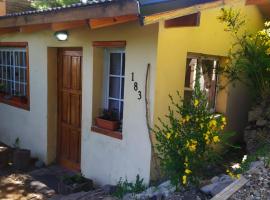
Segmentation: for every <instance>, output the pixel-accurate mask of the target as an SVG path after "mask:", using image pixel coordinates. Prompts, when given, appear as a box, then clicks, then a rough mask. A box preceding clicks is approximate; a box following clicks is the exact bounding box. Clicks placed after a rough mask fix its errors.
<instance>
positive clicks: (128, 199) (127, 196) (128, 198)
mask: <svg viewBox="0 0 270 200" xmlns="http://www.w3.org/2000/svg"><path fill="white" fill-rule="evenodd" d="M122 200H135V196H134V195H133V194H131V193H128V194H125V195H124V197H123V198H122Z"/></svg>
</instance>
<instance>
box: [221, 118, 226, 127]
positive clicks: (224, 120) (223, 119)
mask: <svg viewBox="0 0 270 200" xmlns="http://www.w3.org/2000/svg"><path fill="white" fill-rule="evenodd" d="M221 121H222V123H223V124H224V125H226V124H227V120H226V118H225V117H222V118H221Z"/></svg>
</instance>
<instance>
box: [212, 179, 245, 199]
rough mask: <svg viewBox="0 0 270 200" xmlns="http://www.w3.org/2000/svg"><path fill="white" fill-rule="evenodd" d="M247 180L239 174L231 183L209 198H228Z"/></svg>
mask: <svg viewBox="0 0 270 200" xmlns="http://www.w3.org/2000/svg"><path fill="white" fill-rule="evenodd" d="M247 182H248V180H247V179H246V178H245V177H243V176H242V175H241V177H240V178H239V179H237V180H235V181H234V182H233V183H231V184H230V185H228V186H227V187H226V188H224V189H223V190H222V191H221V192H220V193H218V194H217V195H216V196H214V197H213V198H212V199H211V200H227V199H229V198H230V197H231V196H232V195H233V194H234V193H235V192H237V191H238V190H239V189H241V188H242V187H243V186H244V185H245V184H246V183H247Z"/></svg>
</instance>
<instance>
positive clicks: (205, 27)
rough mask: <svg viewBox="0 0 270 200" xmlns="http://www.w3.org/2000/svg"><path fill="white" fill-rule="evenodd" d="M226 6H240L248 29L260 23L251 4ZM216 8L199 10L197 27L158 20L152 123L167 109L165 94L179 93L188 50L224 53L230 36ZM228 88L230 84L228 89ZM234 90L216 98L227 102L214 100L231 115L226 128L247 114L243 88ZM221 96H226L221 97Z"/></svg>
mask: <svg viewBox="0 0 270 200" xmlns="http://www.w3.org/2000/svg"><path fill="white" fill-rule="evenodd" d="M228 7H233V8H236V9H240V10H241V12H242V14H243V15H244V16H246V17H247V22H248V23H247V29H248V30H250V31H256V30H258V29H259V28H261V27H262V25H263V21H262V16H261V14H260V12H259V10H258V9H257V8H256V7H255V6H245V3H244V1H240V2H239V1H238V3H235V4H233V5H231V6H228ZM220 9H221V7H220V8H214V9H209V10H206V11H203V12H202V13H201V22H200V26H198V27H182V28H164V22H160V25H159V37H158V60H157V77H156V91H155V113H154V117H155V122H156V123H158V121H157V118H158V117H162V116H164V115H165V114H166V113H167V110H168V105H169V98H168V94H172V95H175V94H176V91H177V90H178V91H180V93H181V94H182V95H183V91H184V81H185V66H186V57H187V53H188V52H193V53H201V54H206V55H215V56H222V57H225V56H226V55H227V53H228V50H229V48H230V46H231V44H232V37H231V36H230V34H229V33H228V32H225V31H224V28H225V27H224V25H223V24H221V23H220V22H219V21H218V19H217V17H218V15H220ZM231 89H232V88H231V87H230V88H229V89H228V90H231ZM228 90H227V91H228ZM237 90H239V87H238V89H237ZM235 94H237V92H236V90H234V91H233V90H232V92H231V93H226V94H225V93H224V91H223V94H222V95H220V96H219V98H218V101H222V102H224V103H227V104H231V105H225V106H224V105H222V104H224V103H222V102H218V107H219V109H220V110H221V111H224V112H225V114H226V115H229V116H227V117H230V115H231V116H232V117H233V120H234V124H233V125H232V124H231V125H232V126H231V127H230V128H232V129H234V128H236V129H238V130H239V128H240V126H241V127H243V124H244V123H245V120H246V118H245V117H244V118H243V115H246V114H247V109H248V105H249V103H250V101H249V100H247V99H246V97H247V93H246V92H241V93H239V96H238V95H235ZM223 97H224V98H227V100H226V101H224V99H223ZM238 102H241V106H242V107H241V106H237V105H238ZM240 107H241V108H240ZM240 124H241V125H240Z"/></svg>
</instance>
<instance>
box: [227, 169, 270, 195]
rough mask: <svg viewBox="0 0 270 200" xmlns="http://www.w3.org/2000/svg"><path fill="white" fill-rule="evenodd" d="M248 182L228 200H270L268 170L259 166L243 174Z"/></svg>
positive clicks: (269, 175)
mask: <svg viewBox="0 0 270 200" xmlns="http://www.w3.org/2000/svg"><path fill="white" fill-rule="evenodd" d="M244 176H245V178H246V179H248V180H249V182H248V183H247V184H246V185H244V186H243V187H242V188H241V189H240V190H238V191H237V192H236V193H234V194H233V196H232V197H231V198H230V200H243V199H244V200H270V168H269V167H268V168H265V167H264V166H260V167H258V168H257V169H255V170H253V171H252V172H250V173H246V174H244Z"/></svg>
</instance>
